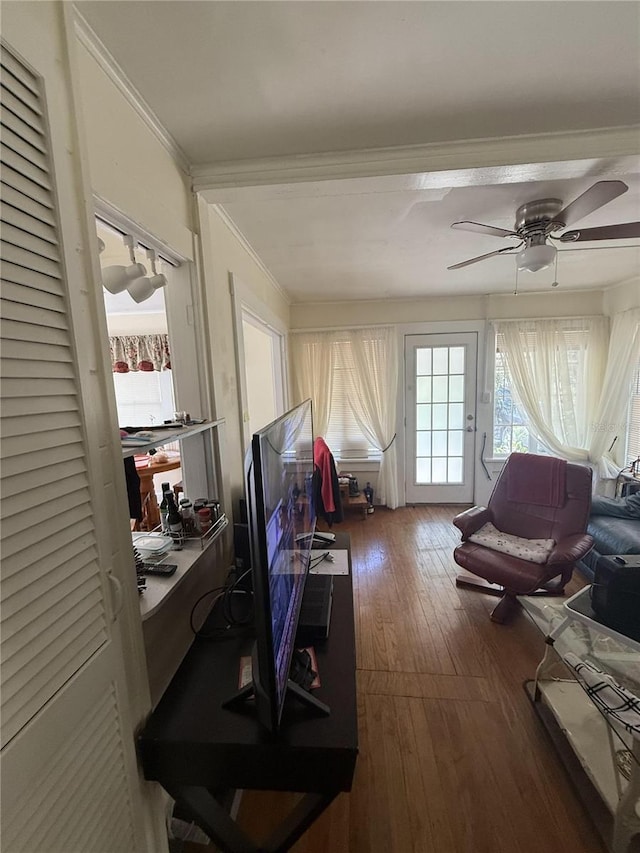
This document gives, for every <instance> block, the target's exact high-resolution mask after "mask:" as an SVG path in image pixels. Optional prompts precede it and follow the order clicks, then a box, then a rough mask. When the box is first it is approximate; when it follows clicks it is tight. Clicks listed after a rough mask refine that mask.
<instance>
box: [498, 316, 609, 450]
mask: <svg viewBox="0 0 640 853" xmlns="http://www.w3.org/2000/svg"><path fill="white" fill-rule="evenodd" d="M607 343H608V321H607V320H606V318H604V317H573V318H571V317H568V318H562V319H547V320H505V321H498V322H497V323H496V346H495V386H494V387H495V396H494V436H493V453H494V456H505V455H508V454H509V453H511V452H513V451H521V452H533V453H547V452H549V447H550V448H552V449H553V450H554V452H556V453H557V452H558V449H559V448H560V447H587V446H588V444H589V429H590V423H591V421H590V419H592V417H593V411H594V410H595V409H596V408H597V405H598V401H599V399H600V393H601V378H602V375H603V372H604V363H605V357H606V352H607ZM510 370H511V371H513V376H510V375H509V374H510ZM514 380H517V381H514ZM519 398H520V399H519ZM543 442H544V443H543Z"/></svg>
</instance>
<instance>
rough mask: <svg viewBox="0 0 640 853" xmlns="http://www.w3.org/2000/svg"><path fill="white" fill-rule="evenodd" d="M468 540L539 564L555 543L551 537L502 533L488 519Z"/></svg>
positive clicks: (547, 555)
mask: <svg viewBox="0 0 640 853" xmlns="http://www.w3.org/2000/svg"><path fill="white" fill-rule="evenodd" d="M469 540H470V541H471V542H475V543H476V544H477V545H484V547H485V548H490V549H491V550H492V551H500V552H501V553H502V554H510V555H511V556H512V557H519V558H520V559H521V560H528V561H529V562H531V563H539V564H540V565H542V564H543V563H546V562H547V560H548V558H549V554H550V553H551V551H552V550H553V546H554V545H555V544H556V543H555V542H554V540H553V539H523V538H522V537H521V536H514V535H513V534H512V533H503V532H502V531H501V530H498V528H497V527H494V525H493V524H491V522H490V521H488V522H487V523H486V524H483V526H482V527H481V528H480V530H478V531H476V533H474V534H473V535H472V536H470V537H469Z"/></svg>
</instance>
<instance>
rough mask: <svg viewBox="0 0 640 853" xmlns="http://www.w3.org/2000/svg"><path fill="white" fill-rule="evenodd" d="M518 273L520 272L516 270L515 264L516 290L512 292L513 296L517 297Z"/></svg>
mask: <svg viewBox="0 0 640 853" xmlns="http://www.w3.org/2000/svg"><path fill="white" fill-rule="evenodd" d="M519 272H520V270H519V269H518V264H516V289H515V290H514V291H513V295H514V296H517V295H518V274H519Z"/></svg>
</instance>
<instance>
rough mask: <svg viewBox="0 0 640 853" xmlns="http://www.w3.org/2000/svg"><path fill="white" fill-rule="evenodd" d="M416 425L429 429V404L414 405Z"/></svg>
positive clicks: (419, 427)
mask: <svg viewBox="0 0 640 853" xmlns="http://www.w3.org/2000/svg"><path fill="white" fill-rule="evenodd" d="M416 425H417V427H418V429H431V406H429V405H427V404H426V403H422V404H420V405H418V406H416Z"/></svg>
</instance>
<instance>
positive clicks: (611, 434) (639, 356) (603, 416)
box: [589, 308, 640, 480]
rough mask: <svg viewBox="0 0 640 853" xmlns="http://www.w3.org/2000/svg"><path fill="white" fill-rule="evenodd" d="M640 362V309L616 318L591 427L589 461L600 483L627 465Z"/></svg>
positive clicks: (612, 476) (633, 309)
mask: <svg viewBox="0 0 640 853" xmlns="http://www.w3.org/2000/svg"><path fill="white" fill-rule="evenodd" d="M638 360H640V308H632V309H631V310H630V311H623V312H622V313H620V314H615V315H614V317H613V323H612V326H611V339H610V342H609V356H608V359H607V370H606V373H605V375H604V381H603V384H602V394H601V397H600V403H599V406H598V408H597V409H596V410H595V411H596V416H595V417H594V418H593V419H592V420H591V422H590V424H589V427H590V430H591V442H590V445H589V457H590V459H591V461H592V462H593V463H594V465H595V466H596V470H597V473H598V476H599V478H600V479H611V480H613V479H615V478H616V477H617V476H618V474H619V473H620V469H621V468H622V467H623V466H624V465H625V464H626V462H627V461H628V460H626V459H624V450H625V438H626V431H627V417H628V409H629V392H630V389H631V382H632V379H633V375H634V372H635V370H636V366H637V364H638ZM612 444H613V446H612Z"/></svg>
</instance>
